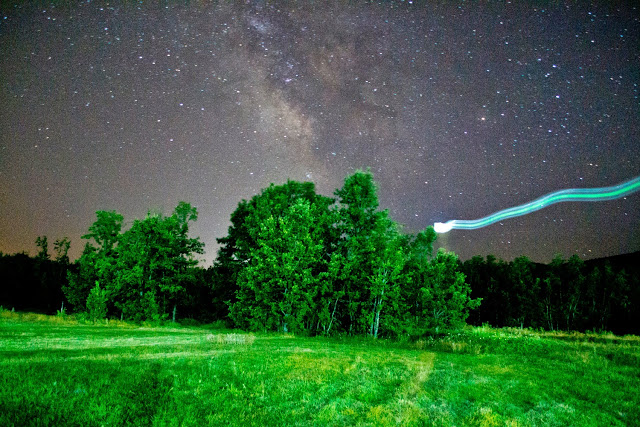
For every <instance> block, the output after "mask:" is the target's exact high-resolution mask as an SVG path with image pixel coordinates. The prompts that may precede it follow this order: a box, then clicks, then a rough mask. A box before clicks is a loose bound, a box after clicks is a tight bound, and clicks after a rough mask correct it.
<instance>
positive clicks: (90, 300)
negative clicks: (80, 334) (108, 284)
mask: <svg viewBox="0 0 640 427" xmlns="http://www.w3.org/2000/svg"><path fill="white" fill-rule="evenodd" d="M87 313H88V315H89V318H90V319H91V320H92V321H94V322H96V321H98V320H103V319H104V318H105V317H107V294H106V292H105V290H104V289H100V283H98V282H96V286H94V287H93V289H91V292H89V296H88V297H87Z"/></svg>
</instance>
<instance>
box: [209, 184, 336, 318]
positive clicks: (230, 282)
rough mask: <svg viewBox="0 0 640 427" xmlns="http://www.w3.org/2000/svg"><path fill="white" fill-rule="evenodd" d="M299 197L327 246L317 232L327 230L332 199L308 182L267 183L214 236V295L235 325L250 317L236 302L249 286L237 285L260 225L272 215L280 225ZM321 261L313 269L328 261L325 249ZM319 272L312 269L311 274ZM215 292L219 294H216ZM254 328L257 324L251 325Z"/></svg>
mask: <svg viewBox="0 0 640 427" xmlns="http://www.w3.org/2000/svg"><path fill="white" fill-rule="evenodd" d="M299 200H305V201H307V202H308V203H309V212H310V215H311V216H312V218H313V223H314V226H313V230H317V231H314V233H315V234H314V236H315V237H314V239H315V238H318V239H319V241H321V242H323V245H325V246H327V245H329V243H328V240H329V239H328V238H325V237H322V238H321V237H319V234H322V235H324V234H328V233H331V228H332V227H331V219H330V213H329V210H328V207H329V205H331V203H333V200H332V199H330V198H328V197H325V196H321V195H318V194H316V192H315V186H314V184H313V183H311V182H304V183H301V182H296V181H287V183H286V184H283V185H277V186H276V185H273V184H271V185H270V186H269V187H268V188H266V189H264V190H262V191H261V193H260V194H258V195H256V196H254V197H253V198H251V200H250V201H246V200H242V201H241V202H240V203H239V204H238V207H237V208H236V210H235V211H234V212H233V213H232V214H231V226H230V227H229V233H228V235H227V236H226V237H225V238H222V239H218V243H220V244H221V247H220V249H219V251H218V258H217V260H216V263H215V265H214V270H215V277H216V282H215V284H214V288H215V291H216V298H225V301H227V305H228V306H229V308H230V317H231V319H232V320H233V321H234V322H235V323H236V325H237V326H241V327H249V326H250V325H249V321H250V320H251V318H252V313H251V310H250V309H249V308H250V307H249V306H248V305H246V304H245V305H243V304H238V302H239V301H240V300H243V301H248V298H249V299H250V298H251V297H250V296H248V295H247V292H248V293H249V295H250V293H251V292H252V291H251V290H250V288H247V287H244V288H241V283H242V284H243V286H244V285H246V280H247V278H246V277H243V275H244V274H245V273H244V270H245V269H246V268H247V267H248V266H250V265H251V263H252V261H253V257H254V256H255V255H256V250H257V249H258V248H259V245H260V244H259V242H260V241H261V239H262V237H261V235H260V232H261V230H262V227H263V226H264V225H265V224H266V223H267V221H270V220H271V219H270V218H273V221H275V224H276V225H277V226H278V227H279V226H280V223H279V221H280V219H281V218H285V217H287V216H289V215H290V214H291V212H290V211H289V210H290V208H291V207H292V206H294V205H295V204H296V203H298V201H299ZM317 233H319V234H317ZM320 257H321V259H322V262H319V263H318V264H317V265H316V266H315V267H314V268H315V269H320V268H325V267H321V266H322V265H324V264H323V263H324V262H328V254H327V251H322V253H321V255H320ZM319 273H320V271H315V270H314V273H313V274H314V275H316V274H319ZM217 295H223V297H218V296H217ZM254 327H257V326H255V325H254Z"/></svg>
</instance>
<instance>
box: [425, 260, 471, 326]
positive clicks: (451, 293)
mask: <svg viewBox="0 0 640 427" xmlns="http://www.w3.org/2000/svg"><path fill="white" fill-rule="evenodd" d="M425 282H426V286H424V287H423V288H422V289H421V291H422V295H421V296H422V299H423V300H422V304H421V305H422V307H423V316H424V317H423V319H424V321H425V322H426V326H427V327H428V328H434V329H435V330H436V331H438V330H439V329H440V328H443V327H444V328H449V327H453V328H455V327H459V326H461V325H462V324H463V323H464V322H465V320H466V319H467V317H468V316H469V310H470V309H473V308H475V307H477V306H478V305H479V304H480V300H478V299H475V300H473V299H471V298H470V296H469V295H470V294H471V289H470V287H469V285H468V284H467V283H466V282H465V275H464V273H462V272H461V271H460V266H459V263H458V257H457V256H456V255H455V254H454V253H452V252H446V251H445V250H443V249H440V250H438V253H437V254H436V256H435V258H434V259H432V260H431V262H430V266H429V270H428V272H427V278H426V280H425Z"/></svg>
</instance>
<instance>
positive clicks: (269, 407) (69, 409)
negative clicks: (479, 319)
mask: <svg viewBox="0 0 640 427" xmlns="http://www.w3.org/2000/svg"><path fill="white" fill-rule="evenodd" d="M639 406H640V338H639V337H634V336H628V337H616V336H613V335H595V334H594V335H584V334H577V333H574V334H561V333H557V334H552V333H536V332H532V331H528V330H519V329H509V330H505V329H491V328H468V329H465V330H464V331H461V332H459V333H455V334H448V335H445V336H443V337H440V338H438V339H425V340H419V341H417V342H398V341H391V340H378V341H374V340H369V339H364V338H318V337H316V338H304V337H294V336H291V335H282V334H279V335H278V334H265V335H260V334H246V333H242V332H240V333H239V332H237V331H224V330H212V329H210V328H206V327H201V328H181V327H144V326H133V325H129V324H126V323H120V322H111V323H110V324H109V325H90V324H78V323H76V322H74V321H72V320H68V319H67V320H64V319H60V318H57V317H47V316H42V315H34V314H17V313H11V312H7V311H4V312H2V313H0V425H2V426H11V425H20V426H22V425H64V426H71V425H83V426H91V425H96V426H99V425H105V426H106V425H123V424H129V425H163V426H164V425H176V426H177V425H197V426H200V425H243V426H244V425H301V426H303V425H397V424H399V425H443V426H450V425H483V426H493V425H545V426H546V425H573V426H577V425H580V426H586V425H594V426H596V425H597V426H601V425H640V409H639Z"/></svg>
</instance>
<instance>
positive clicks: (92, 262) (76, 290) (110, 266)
mask: <svg viewBox="0 0 640 427" xmlns="http://www.w3.org/2000/svg"><path fill="white" fill-rule="evenodd" d="M123 220H124V217H123V216H122V215H120V214H119V213H117V212H116V211H97V212H96V221H95V222H94V223H93V224H92V225H91V226H90V227H89V233H87V234H85V235H83V236H82V238H83V239H86V240H88V241H87V242H86V244H85V247H84V249H83V251H82V255H81V256H80V258H79V259H78V260H77V261H76V265H75V267H74V268H73V269H71V270H69V272H68V273H67V279H68V284H67V285H65V286H63V289H62V290H63V292H64V294H65V296H66V298H67V301H68V302H69V303H70V304H71V306H72V308H73V310H74V311H85V310H86V301H87V297H88V296H89V292H90V291H91V289H92V288H93V287H94V286H95V285H96V282H98V283H100V284H102V289H103V290H104V289H106V288H107V286H108V285H109V284H111V283H112V282H113V280H114V274H115V265H116V257H117V252H116V248H117V245H118V242H119V241H120V238H121V236H122V235H121V233H120V231H121V230H122V222H123ZM64 246H65V243H62V245H61V247H62V249H64Z"/></svg>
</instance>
